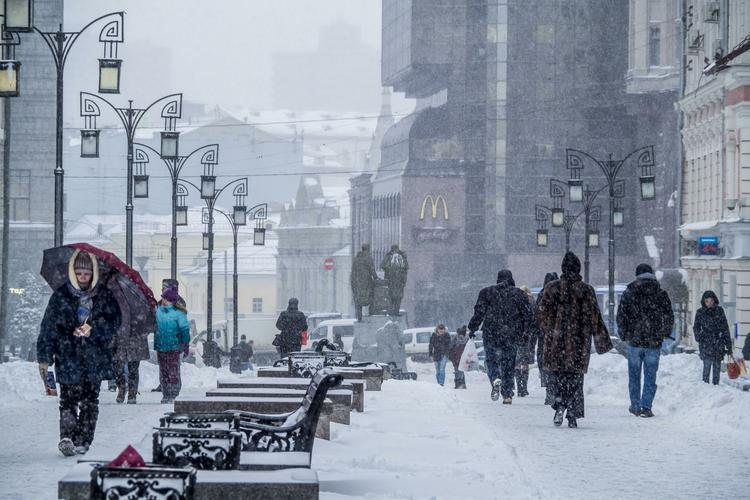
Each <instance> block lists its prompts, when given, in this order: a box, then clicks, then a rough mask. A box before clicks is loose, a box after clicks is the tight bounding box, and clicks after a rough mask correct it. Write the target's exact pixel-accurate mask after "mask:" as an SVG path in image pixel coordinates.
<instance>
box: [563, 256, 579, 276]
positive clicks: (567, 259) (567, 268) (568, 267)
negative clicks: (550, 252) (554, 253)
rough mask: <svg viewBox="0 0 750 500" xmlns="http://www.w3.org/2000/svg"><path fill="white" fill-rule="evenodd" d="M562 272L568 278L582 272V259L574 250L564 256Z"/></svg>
mask: <svg viewBox="0 0 750 500" xmlns="http://www.w3.org/2000/svg"><path fill="white" fill-rule="evenodd" d="M562 273H563V276H565V277H567V278H570V277H572V276H576V275H578V274H580V273H581V261H580V260H579V259H578V257H577V256H576V254H574V253H573V252H567V253H566V254H565V256H564V257H563V261H562Z"/></svg>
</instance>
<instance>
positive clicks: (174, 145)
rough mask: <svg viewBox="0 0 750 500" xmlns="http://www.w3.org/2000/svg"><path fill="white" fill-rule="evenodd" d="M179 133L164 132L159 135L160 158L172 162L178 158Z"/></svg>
mask: <svg viewBox="0 0 750 500" xmlns="http://www.w3.org/2000/svg"><path fill="white" fill-rule="evenodd" d="M179 144H180V133H179V132H174V131H164V132H162V133H161V157H162V159H169V160H173V159H175V158H177V157H178V156H179Z"/></svg>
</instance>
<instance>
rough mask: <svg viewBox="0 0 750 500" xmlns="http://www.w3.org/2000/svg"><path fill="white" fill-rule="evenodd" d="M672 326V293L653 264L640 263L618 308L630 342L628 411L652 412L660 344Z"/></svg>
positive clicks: (619, 324) (621, 330)
mask: <svg viewBox="0 0 750 500" xmlns="http://www.w3.org/2000/svg"><path fill="white" fill-rule="evenodd" d="M673 326H674V313H673V312H672V302H671V301H670V300H669V295H668V294H667V292H666V291H665V290H662V289H661V286H659V282H658V281H657V280H656V276H655V275H654V271H653V269H651V266H649V265H648V264H639V265H638V267H636V269H635V280H633V281H632V282H630V283H629V284H628V286H627V288H626V289H625V292H623V294H622V298H621V299H620V306H619V307H618V308H617V328H618V332H619V336H620V339H622V340H623V341H625V342H627V343H628V349H627V355H628V380H629V383H628V388H629V392H630V408H629V410H628V411H630V413H632V414H633V415H635V416H641V417H652V416H653V413H652V412H651V405H652V404H653V402H654V395H655V394H656V372H657V371H658V370H659V356H660V355H661V345H662V342H663V341H664V339H666V338H669V337H670V336H671V335H672V327H673ZM641 374H643V387H641Z"/></svg>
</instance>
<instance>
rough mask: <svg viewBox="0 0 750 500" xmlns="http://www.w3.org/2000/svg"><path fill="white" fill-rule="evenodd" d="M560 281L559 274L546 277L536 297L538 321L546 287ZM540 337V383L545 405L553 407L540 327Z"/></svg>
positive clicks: (538, 347) (538, 362)
mask: <svg viewBox="0 0 750 500" xmlns="http://www.w3.org/2000/svg"><path fill="white" fill-rule="evenodd" d="M557 279H559V277H558V276H557V273H555V272H551V273H547V274H546V275H545V276H544V286H543V287H542V290H541V291H540V292H539V294H538V295H537V296H536V306H535V308H534V318H535V319H536V313H537V312H538V311H539V302H541V301H542V294H543V292H544V287H546V286H547V285H548V284H549V283H551V282H552V281H555V280H557ZM537 325H538V326H539V337H538V338H537V345H536V365H537V367H538V368H539V381H540V383H541V385H542V387H544V389H545V395H544V404H545V405H551V404H552V403H554V402H555V395H554V394H553V393H552V389H553V385H552V384H550V383H549V382H548V379H549V377H548V376H547V370H545V369H544V328H542V327H541V325H539V323H538V322H537Z"/></svg>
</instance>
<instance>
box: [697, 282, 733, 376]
mask: <svg viewBox="0 0 750 500" xmlns="http://www.w3.org/2000/svg"><path fill="white" fill-rule="evenodd" d="M693 335H694V336H695V340H696V341H697V342H698V350H699V352H700V357H701V359H702V360H703V381H704V382H706V383H708V379H709V376H710V375H713V376H712V377H711V382H712V383H713V384H714V385H718V384H719V377H720V370H721V358H723V357H724V355H725V354H731V353H732V337H731V336H730V335H729V325H728V324H727V317H726V315H725V314H724V309H723V308H722V307H721V306H720V305H719V299H718V297H716V294H715V293H714V292H713V291H712V290H706V291H705V292H703V297H701V307H700V309H698V310H697V311H696V312H695V320H694V321H693Z"/></svg>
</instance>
